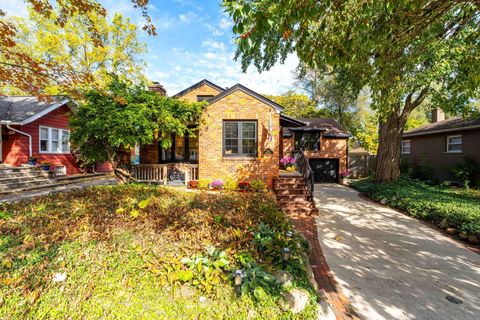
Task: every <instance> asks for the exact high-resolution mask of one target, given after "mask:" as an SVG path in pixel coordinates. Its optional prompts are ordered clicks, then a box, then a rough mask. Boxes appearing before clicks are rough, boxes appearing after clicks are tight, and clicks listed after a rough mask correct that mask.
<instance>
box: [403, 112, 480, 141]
mask: <svg viewBox="0 0 480 320" xmlns="http://www.w3.org/2000/svg"><path fill="white" fill-rule="evenodd" d="M476 127H480V118H471V119H464V118H461V117H455V118H451V119H447V120H443V121H439V122H434V123H429V124H426V125H424V126H421V127H419V128H416V129H413V130H409V131H406V132H405V133H404V134H403V136H404V137H410V136H420V135H425V134H433V133H437V132H446V131H462V130H469V129H474V128H476Z"/></svg>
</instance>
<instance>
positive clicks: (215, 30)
mask: <svg viewBox="0 0 480 320" xmlns="http://www.w3.org/2000/svg"><path fill="white" fill-rule="evenodd" d="M203 26H204V27H205V28H207V30H208V31H210V32H211V33H212V35H213V36H216V37H218V36H221V35H223V34H224V32H223V31H222V30H220V29H218V28H217V27H215V26H213V25H211V24H210V23H204V24H203Z"/></svg>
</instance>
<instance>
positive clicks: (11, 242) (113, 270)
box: [0, 185, 317, 319]
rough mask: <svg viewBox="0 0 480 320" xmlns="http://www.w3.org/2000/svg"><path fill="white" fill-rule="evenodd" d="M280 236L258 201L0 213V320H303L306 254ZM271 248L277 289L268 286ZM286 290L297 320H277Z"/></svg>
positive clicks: (71, 196) (47, 200)
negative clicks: (295, 295)
mask: <svg viewBox="0 0 480 320" xmlns="http://www.w3.org/2000/svg"><path fill="white" fill-rule="evenodd" d="M289 230H291V225H290V224H289V223H288V221H287V220H286V218H285V217H284V215H283V214H282V212H281V211H280V210H279V209H278V208H277V207H276V206H275V201H274V198H273V197H272V196H271V195H269V194H266V193H251V194H242V193H225V194H224V193H218V194H211V193H210V194H209V193H205V192H200V193H198V192H186V191H181V190H175V189H172V188H166V187H152V186H141V185H125V186H103V187H95V188H90V189H86V190H80V191H74V192H71V193H67V194H57V195H52V196H48V197H42V198H40V199H37V200H34V201H31V202H21V203H16V204H4V205H1V208H0V261H1V262H0V318H2V319H3V318H9V319H13V318H16V319H25V318H30V319H45V318H57V319H66V318H68V319H98V318H115V319H117V318H118V319H139V318H144V319H145V318H146V319H246V318H252V319H314V318H316V302H317V295H316V294H315V291H314V289H313V288H312V287H311V285H310V284H309V282H308V280H307V276H306V273H305V271H304V264H303V260H302V258H301V255H302V253H303V252H304V251H305V250H306V246H305V243H304V242H303V240H301V238H300V237H299V236H298V235H296V234H294V235H293V236H291V235H287V231H289ZM283 247H289V248H290V249H291V258H290V259H289V260H288V261H287V263H286V268H287V270H288V271H289V272H290V273H291V274H292V275H293V278H294V279H293V281H292V283H291V284H287V285H286V286H285V285H284V286H282V285H280V284H279V283H278V282H277V281H276V280H275V279H274V278H273V277H272V274H274V272H275V271H277V270H279V269H281V268H282V248H283ZM237 268H240V269H242V270H243V271H244V275H245V277H244V278H243V286H242V287H241V289H242V294H241V295H240V297H237V296H236V295H235V292H234V286H233V281H232V274H233V272H234V270H236V269H237ZM291 288H299V289H303V290H305V291H304V292H307V293H308V296H309V298H308V304H307V307H306V308H305V310H304V311H303V312H302V313H299V314H293V313H291V312H284V309H285V306H284V303H283V302H282V298H281V297H282V293H284V292H285V291H286V290H289V289H291Z"/></svg>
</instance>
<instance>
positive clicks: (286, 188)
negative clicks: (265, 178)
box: [273, 175, 318, 215]
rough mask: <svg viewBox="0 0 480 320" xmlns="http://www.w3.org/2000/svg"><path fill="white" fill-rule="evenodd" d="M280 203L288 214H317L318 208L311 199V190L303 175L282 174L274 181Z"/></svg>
mask: <svg viewBox="0 0 480 320" xmlns="http://www.w3.org/2000/svg"><path fill="white" fill-rule="evenodd" d="M273 190H274V192H275V195H276V197H277V203H278V205H279V206H280V207H281V208H282V209H283V210H284V211H285V212H286V213H287V214H307V215H315V214H317V213H318V210H317V208H316V206H315V203H314V202H313V201H310V199H309V192H308V189H307V187H306V186H305V182H304V181H303V178H302V177H295V176H291V175H289V176H280V177H279V178H276V179H275V180H274V181H273Z"/></svg>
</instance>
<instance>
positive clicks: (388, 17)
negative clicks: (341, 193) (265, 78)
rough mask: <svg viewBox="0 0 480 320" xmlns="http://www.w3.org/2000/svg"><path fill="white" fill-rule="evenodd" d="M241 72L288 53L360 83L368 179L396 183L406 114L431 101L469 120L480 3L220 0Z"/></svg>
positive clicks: (479, 88)
mask: <svg viewBox="0 0 480 320" xmlns="http://www.w3.org/2000/svg"><path fill="white" fill-rule="evenodd" d="M223 5H224V7H225V9H226V11H227V12H228V13H229V14H230V16H231V17H232V18H233V21H234V26H233V31H234V33H236V34H237V35H238V39H237V53H236V58H240V59H241V62H242V66H243V68H244V69H246V68H247V67H248V66H249V65H250V64H253V65H255V66H256V67H257V68H258V69H259V70H267V69H269V68H271V67H272V66H273V65H274V64H275V63H276V62H277V61H283V60H285V58H286V57H287V55H288V54H291V53H293V52H295V53H296V54H297V56H298V57H299V59H300V61H301V62H303V63H305V64H306V65H308V66H309V67H311V68H317V69H320V70H323V69H328V68H331V70H333V71H334V72H336V73H339V74H342V75H343V77H342V79H341V80H342V81H344V83H346V84H348V85H349V86H351V87H352V88H354V89H355V90H357V91H359V90H360V89H361V88H364V87H368V88H369V90H370V92H371V100H372V103H371V108H372V109H373V110H374V111H375V112H376V115H377V118H378V121H379V146H378V152H377V154H378V159H377V167H376V182H389V181H394V180H396V179H398V177H399V174H400V170H399V162H400V144H401V139H402V134H403V130H404V126H405V124H406V122H407V119H408V118H409V116H410V114H411V112H412V111H413V110H415V109H416V108H417V107H419V106H420V105H421V104H422V102H423V101H424V100H425V99H426V98H427V97H430V98H431V101H432V103H433V104H435V105H438V106H441V107H442V108H444V109H445V110H447V111H451V112H452V113H454V114H464V115H465V114H468V113H469V112H471V111H472V110H473V104H472V101H475V99H478V97H479V96H480V77H479V76H478V75H479V74H480V42H479V38H480V37H479V36H480V29H479V28H478V25H479V23H480V6H479V4H478V1H476V0H465V1H445V0H399V1H384V0H371V1H357V0H345V1H330V0H327V1H316V0H306V1H278V2H276V3H272V2H271V1H267V0H249V1H231V0H224V1H223Z"/></svg>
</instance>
